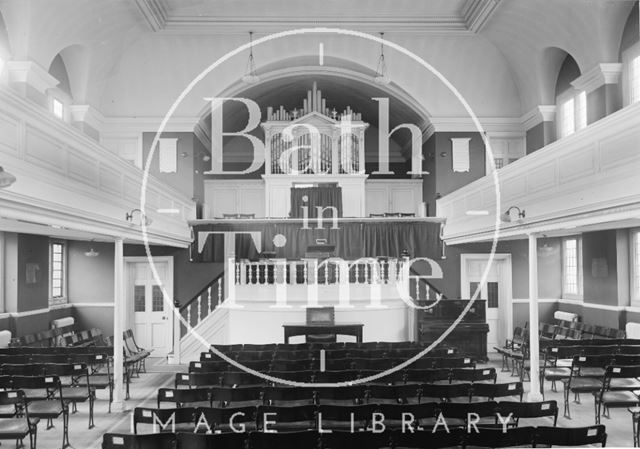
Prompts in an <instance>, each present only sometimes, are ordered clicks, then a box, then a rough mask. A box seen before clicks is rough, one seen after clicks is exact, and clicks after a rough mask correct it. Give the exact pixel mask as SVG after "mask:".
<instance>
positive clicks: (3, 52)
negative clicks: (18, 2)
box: [0, 12, 11, 61]
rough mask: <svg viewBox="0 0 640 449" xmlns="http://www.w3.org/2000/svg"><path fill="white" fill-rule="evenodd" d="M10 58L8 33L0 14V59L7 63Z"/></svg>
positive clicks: (0, 13)
mask: <svg viewBox="0 0 640 449" xmlns="http://www.w3.org/2000/svg"><path fill="white" fill-rule="evenodd" d="M10 56H11V44H10V42H9V33H8V31H7V26H6V25H5V23H4V17H2V12H0V59H2V60H3V61H7V60H8V59H9V57H10Z"/></svg>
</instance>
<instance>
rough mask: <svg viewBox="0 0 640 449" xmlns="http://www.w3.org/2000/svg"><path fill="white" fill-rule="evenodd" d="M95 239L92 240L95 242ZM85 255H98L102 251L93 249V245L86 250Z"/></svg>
mask: <svg viewBox="0 0 640 449" xmlns="http://www.w3.org/2000/svg"><path fill="white" fill-rule="evenodd" d="M93 242H94V241H93V240H91V243H93ZM84 255H85V256H86V257H98V256H99V255H100V252H98V251H96V250H94V249H93V246H91V249H90V250H89V251H85V253H84Z"/></svg>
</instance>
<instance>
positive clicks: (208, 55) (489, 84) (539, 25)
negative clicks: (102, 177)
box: [0, 0, 633, 117]
mask: <svg viewBox="0 0 640 449" xmlns="http://www.w3.org/2000/svg"><path fill="white" fill-rule="evenodd" d="M632 6H633V1H632V0H580V1H577V0H429V1H420V2H418V1H415V0H358V1H355V0H354V1H350V2H344V1H338V0H327V1H323V2H317V1H314V0H296V1H294V0H264V1H250V0H213V1H203V0H111V1H108V2H107V1H104V2H97V1H95V0H55V1H46V2H45V1H23V0H3V1H2V2H0V12H1V13H2V15H3V18H4V22H5V24H6V27H7V32H8V35H9V41H10V43H11V51H12V57H13V59H15V60H26V59H30V60H34V61H36V62H38V63H39V64H40V65H41V66H43V67H45V68H46V67H49V65H50V63H51V61H52V60H53V58H54V57H55V56H56V54H58V53H59V52H60V51H61V50H63V49H64V48H67V47H69V46H71V45H80V46H83V47H86V48H87V58H82V59H84V60H86V62H85V63H86V64H89V69H88V75H87V76H86V77H83V78H82V79H83V81H82V82H83V83H85V84H86V87H75V88H74V86H72V89H74V90H79V91H81V92H86V95H84V96H85V98H86V102H87V103H89V104H91V105H93V106H94V107H96V108H97V109H99V110H100V111H102V112H103V113H104V114H105V115H107V116H149V115H152V116H159V115H162V113H163V112H164V111H166V109H168V107H169V106H170V105H171V103H172V102H173V100H174V99H175V98H176V97H177V95H178V94H179V93H180V91H181V90H182V88H184V86H185V85H186V84H187V83H188V82H189V81H190V80H191V79H193V77H194V76H195V75H196V74H197V73H199V71H201V70H202V69H203V68H205V67H206V66H207V65H209V64H210V63H211V62H212V61H213V60H215V58H216V57H219V56H220V55H222V54H224V53H226V52H228V51H230V50H232V49H234V48H237V47H238V46H239V45H242V44H244V43H246V41H247V32H248V31H249V30H254V31H256V33H258V34H257V35H258V36H261V35H262V36H264V35H265V34H267V33H271V32H274V31H280V30H285V29H292V28H296V27H299V26H341V27H343V28H348V29H356V30H362V31H366V32H368V33H372V34H375V33H376V32H377V31H385V32H386V33H387V34H386V35H385V37H386V38H388V39H389V40H391V41H393V42H396V43H398V44H399V45H402V46H403V47H405V48H408V49H409V50H411V51H413V52H414V53H416V54H417V55H419V56H421V57H423V58H425V59H426V60H427V61H428V62H429V63H431V64H432V65H433V66H434V67H436V68H437V69H438V70H439V71H441V72H442V74H443V75H444V76H446V78H447V79H449V80H450V81H451V83H452V84H453V85H454V86H456V88H458V90H460V92H461V93H462V94H463V96H464V97H465V98H466V99H467V100H468V102H469V104H470V105H471V107H472V108H473V109H474V111H476V113H477V114H478V115H479V116H481V117H520V116H521V115H522V114H524V113H526V112H528V111H529V110H530V109H531V108H533V107H534V106H536V105H539V104H545V103H548V102H549V101H550V92H551V91H552V86H549V78H553V77H549V76H548V75H547V74H546V73H543V71H544V70H545V67H547V66H548V64H545V63H544V55H545V50H546V49H548V48H558V49H561V50H563V51H566V52H567V53H569V54H571V55H572V56H573V57H574V59H575V60H576V62H577V63H578V65H579V66H580V69H581V71H582V73H586V72H587V71H589V70H590V69H591V68H592V67H593V66H595V64H597V63H602V62H617V61H618V57H619V51H618V50H619V45H620V38H621V34H622V30H623V28H624V24H625V22H626V20H627V17H628V14H629V11H630V10H631V8H632ZM322 40H323V42H324V43H325V51H326V52H327V56H333V57H335V58H337V59H340V60H348V61H353V62H354V64H357V65H359V66H362V67H375V63H376V60H377V54H378V51H379V48H378V46H377V45H375V44H374V43H372V42H363V41H355V40H353V39H351V40H349V39H345V38H339V37H336V36H327V37H326V38H324V37H323V39H322ZM318 41H319V39H318V36H313V37H308V36H307V37H300V38H296V39H293V40H291V41H288V42H286V44H281V45H279V46H274V45H271V46H270V45H265V46H263V47H261V48H260V49H259V50H258V51H257V56H256V58H257V61H258V64H259V66H260V68H265V67H269V66H270V65H271V64H274V63H276V62H277V61H281V60H284V59H288V58H292V57H293V58H295V57H301V56H305V55H309V54H312V53H313V52H315V49H317V48H318ZM245 58H246V56H244V57H243V58H236V59H234V60H233V61H230V62H229V65H228V66H227V67H226V70H225V73H223V74H216V75H215V76H213V77H212V78H211V79H209V80H207V82H206V84H205V85H204V87H202V89H200V90H198V91H196V92H195V94H196V95H195V97H194V98H195V100H193V101H192V102H191V103H186V104H185V105H184V107H183V108H182V109H181V110H180V113H181V114H183V115H185V116H195V115H198V113H199V111H200V110H201V109H202V107H203V102H202V100H201V99H202V97H203V96H211V95H215V94H217V93H219V92H222V91H224V90H225V89H228V88H229V87H230V86H232V85H233V84H234V83H236V82H237V80H238V79H239V77H240V75H241V74H242V72H243V70H244V64H245V62H246V59H245ZM388 65H389V71H390V75H391V77H392V79H393V80H394V82H395V84H396V85H397V86H398V87H399V88H401V89H403V90H404V91H405V92H407V93H408V94H409V95H410V96H411V97H413V98H415V99H416V101H417V102H419V103H420V104H422V105H424V106H425V108H426V109H427V110H428V111H429V113H430V114H431V115H432V116H438V117H457V116H461V115H465V114H464V112H465V111H464V109H463V108H462V107H461V106H460V105H459V104H458V103H457V101H456V100H455V97H454V96H452V95H451V94H450V93H449V92H448V90H447V89H446V88H444V87H443V86H442V83H441V82H440V81H439V80H437V79H435V78H434V77H432V76H429V75H428V74H425V72H424V71H423V70H421V69H419V68H418V67H417V66H416V65H415V64H414V63H413V62H410V61H408V60H407V58H406V57H404V56H401V55H398V54H393V53H390V54H389V56H388ZM68 69H69V71H70V73H71V72H72V71H75V69H74V68H71V67H69V68H68ZM72 83H73V80H72ZM336 88H339V86H337V85H336Z"/></svg>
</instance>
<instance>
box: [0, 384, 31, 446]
mask: <svg viewBox="0 0 640 449" xmlns="http://www.w3.org/2000/svg"><path fill="white" fill-rule="evenodd" d="M4 406H9V407H8V409H9V410H11V412H9V413H8V414H7V413H6V412H4V411H3V412H1V413H0V440H20V441H22V440H23V439H24V438H25V437H26V436H27V435H28V436H29V447H30V448H31V449H35V448H36V443H37V438H38V418H32V417H30V416H29V407H28V404H27V400H26V397H25V394H24V392H23V391H22V390H15V391H11V390H9V391H1V392H0V407H4ZM3 410H4V409H3Z"/></svg>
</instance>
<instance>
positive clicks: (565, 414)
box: [564, 385, 571, 419]
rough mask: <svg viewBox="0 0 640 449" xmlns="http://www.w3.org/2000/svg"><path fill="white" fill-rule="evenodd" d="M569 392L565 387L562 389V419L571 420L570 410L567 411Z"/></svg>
mask: <svg viewBox="0 0 640 449" xmlns="http://www.w3.org/2000/svg"><path fill="white" fill-rule="evenodd" d="M570 394H571V392H570V391H569V389H568V388H567V387H566V385H565V388H564V417H565V418H567V419H571V410H569V395H570Z"/></svg>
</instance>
